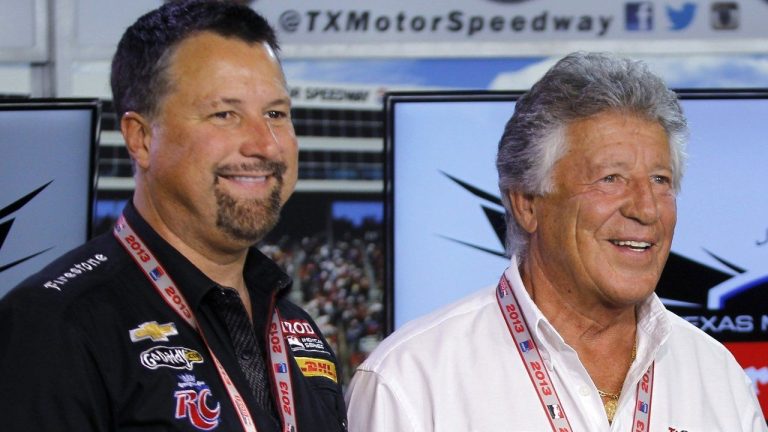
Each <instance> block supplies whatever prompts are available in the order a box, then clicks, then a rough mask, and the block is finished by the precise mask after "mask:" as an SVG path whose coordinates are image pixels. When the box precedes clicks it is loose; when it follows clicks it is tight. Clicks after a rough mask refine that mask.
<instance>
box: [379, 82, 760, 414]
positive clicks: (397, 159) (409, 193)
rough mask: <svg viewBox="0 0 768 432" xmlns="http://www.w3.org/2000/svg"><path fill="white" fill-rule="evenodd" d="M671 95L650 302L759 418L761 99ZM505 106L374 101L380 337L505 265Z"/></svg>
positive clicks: (492, 279)
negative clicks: (380, 167)
mask: <svg viewBox="0 0 768 432" xmlns="http://www.w3.org/2000/svg"><path fill="white" fill-rule="evenodd" d="M679 94H680V98H681V104H682V106H683V110H684V112H685V115H686V117H687V118H688V123H689V128H690V140H689V143H688V154H689V158H688V163H687V170H686V173H685V176H684V178H683V184H682V192H681V193H680V194H679V195H678V198H677V206H678V221H677V227H676V230H675V237H674V240H673V244H672V252H671V255H670V258H669V260H668V262H667V265H666V267H665V270H664V272H663V274H662V277H661V281H660V283H659V286H658V287H657V291H656V292H657V294H658V295H659V296H660V297H661V298H662V301H663V302H664V303H665V305H666V306H667V308H668V309H670V310H672V311H673V312H675V313H677V314H679V315H681V316H683V317H684V318H685V319H686V320H688V321H689V322H691V323H692V324H694V325H696V326H697V327H699V328H701V329H702V330H704V331H705V332H707V333H709V334H710V335H712V336H713V337H715V338H716V339H718V340H720V341H722V342H723V343H724V344H725V345H726V346H727V347H728V348H729V349H730V350H731V351H732V352H733V353H734V354H735V355H736V357H737V359H738V360H739V362H740V363H741V364H742V366H744V369H745V371H747V373H748V374H749V375H750V376H751V377H752V378H753V382H754V385H755V390H756V391H758V393H759V397H760V398H761V403H762V404H763V409H764V412H768V411H766V407H768V308H766V305H768V198H766V196H767V195H768V194H766V188H767V187H768V169H767V168H766V167H768V121H766V119H768V92H765V91H697V92H692V91H680V92H679ZM517 96H518V94H516V93H497V92H477V93H392V94H388V95H387V97H386V99H385V121H386V122H387V124H386V145H385V149H386V153H387V154H386V161H387V165H386V176H385V185H386V186H385V189H386V190H385V192H386V201H385V213H386V216H387V218H386V222H387V226H386V232H387V258H388V259H387V283H386V284H387V290H386V293H387V296H388V297H387V315H388V330H389V331H392V330H394V329H397V328H399V327H400V326H401V325H402V324H403V323H405V322H407V321H409V320H412V319H414V318H416V317H419V316H421V315H424V314H426V313H428V312H431V311H434V310H436V309H437V308H439V307H441V306H444V305H447V304H449V303H451V302H453V301H455V300H457V299H459V298H461V297H463V296H466V295H468V294H470V293H472V292H474V291H477V290H478V289H482V288H483V287H486V286H489V285H492V284H495V283H497V282H498V279H499V277H500V276H501V274H502V273H503V271H504V269H505V268H506V267H507V266H508V265H509V260H508V258H506V257H505V256H504V241H503V238H504V222H503V212H504V209H503V207H502V206H501V204H500V199H499V191H498V186H497V175H496V168H495V157H496V149H497V145H498V140H499V138H500V137H501V134H502V131H503V128H504V125H505V123H506V121H507V120H508V119H509V117H510V116H511V115H512V112H513V109H514V101H515V99H516V97H517Z"/></svg>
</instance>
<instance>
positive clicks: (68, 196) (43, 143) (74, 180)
mask: <svg viewBox="0 0 768 432" xmlns="http://www.w3.org/2000/svg"><path fill="white" fill-rule="evenodd" d="M99 106H100V105H99V103H98V102H97V101H90V100H88V101H86V100H23V101H15V102H14V101H2V100H0V154H2V157H0V182H1V183H2V185H3V187H2V188H0V297H2V296H4V295H5V294H6V293H7V292H8V291H9V290H10V289H11V288H12V287H14V286H15V285H16V284H18V283H19V282H21V281H22V280H23V279H25V278H26V277H28V276H30V275H31V274H32V273H34V272H36V271H38V270H40V269H41V268H42V267H43V266H45V265H46V264H48V263H49V262H50V261H52V260H53V259H54V258H56V257H58V256H59V255H61V254H63V253H64V252H66V251H68V250H69V249H71V248H73V247H75V246H78V245H80V244H82V243H83V242H84V241H86V240H87V239H88V236H89V229H90V225H91V216H92V209H93V195H94V186H95V157H96V142H97V136H98V125H99Z"/></svg>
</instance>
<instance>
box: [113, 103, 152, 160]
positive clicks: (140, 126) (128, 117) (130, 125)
mask: <svg viewBox="0 0 768 432" xmlns="http://www.w3.org/2000/svg"><path fill="white" fill-rule="evenodd" d="M120 131H121V132H122V134H123V139H124V140H125V146H126V147H127V148H128V154H130V155H131V158H132V159H133V160H134V163H135V164H136V168H137V169H138V168H144V169H146V168H148V167H149V146H150V143H151V142H152V127H151V125H150V124H149V121H148V120H147V119H146V118H145V117H144V116H143V115H141V114H139V113H137V112H134V111H128V112H126V113H125V114H123V116H122V117H121V118H120Z"/></svg>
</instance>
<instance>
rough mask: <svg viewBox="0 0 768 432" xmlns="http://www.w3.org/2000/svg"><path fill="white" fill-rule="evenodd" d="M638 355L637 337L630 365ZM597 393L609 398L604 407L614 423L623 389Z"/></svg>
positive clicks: (609, 419)
mask: <svg viewBox="0 0 768 432" xmlns="http://www.w3.org/2000/svg"><path fill="white" fill-rule="evenodd" d="M636 357H637V338H635V344H634V345H633V346H632V359H631V360H630V362H629V365H630V367H631V366H632V363H634V361H635V358H636ZM627 369H629V368H627ZM597 394H599V395H600V397H601V398H606V399H607V400H606V401H605V402H603V408H604V409H605V415H606V416H608V423H609V424H610V423H613V416H614V415H616V409H617V408H618V407H619V396H621V390H619V392H618V393H609V392H606V391H602V390H600V389H597Z"/></svg>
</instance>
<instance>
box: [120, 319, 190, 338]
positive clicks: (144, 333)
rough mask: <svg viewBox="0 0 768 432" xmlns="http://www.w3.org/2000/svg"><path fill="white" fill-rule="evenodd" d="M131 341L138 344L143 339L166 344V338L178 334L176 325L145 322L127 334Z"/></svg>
mask: <svg viewBox="0 0 768 432" xmlns="http://www.w3.org/2000/svg"><path fill="white" fill-rule="evenodd" d="M128 333H129V334H130V336H131V341H133V342H138V341H142V340H144V339H152V342H160V341H163V342H167V341H168V336H175V335H177V334H179V332H178V331H177V330H176V324H174V323H172V322H170V323H167V324H158V323H157V321H150V322H145V323H144V324H141V325H139V326H138V327H137V328H135V329H133V330H131V331H129V332H128Z"/></svg>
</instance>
